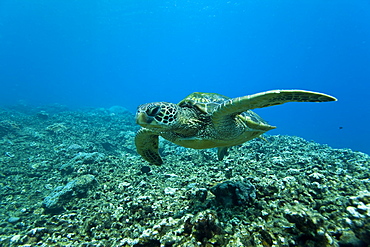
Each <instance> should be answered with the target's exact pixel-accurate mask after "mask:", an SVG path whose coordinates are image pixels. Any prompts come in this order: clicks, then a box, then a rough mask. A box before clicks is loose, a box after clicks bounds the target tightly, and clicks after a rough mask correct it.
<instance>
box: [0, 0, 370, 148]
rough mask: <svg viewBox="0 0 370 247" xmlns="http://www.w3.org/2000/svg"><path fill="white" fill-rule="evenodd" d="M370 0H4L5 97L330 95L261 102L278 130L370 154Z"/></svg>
mask: <svg viewBox="0 0 370 247" xmlns="http://www.w3.org/2000/svg"><path fill="white" fill-rule="evenodd" d="M369 13H370V3H369V1H363V0H356V1H343V0H338V1H328V0H324V1H322V0H320V1H319V0H302V1H284V0H279V1H257V0H245V1H220V0H205V1H199V0H198V1H193V0H189V1H150V0H145V1H144V0H125V1H118V0H112V1H87V0H82V1H72V0H68V1H65V0H63V1H57V0H47V1H46V0H39V1H20V0H1V1H0V106H3V107H6V106H10V105H15V104H21V105H29V106H39V105H45V104H53V103H57V104H64V105H67V106H68V107H70V108H73V109H75V108H76V109H77V108H81V107H106V108H108V107H110V106H113V105H120V106H124V107H126V108H127V109H129V110H130V111H131V112H133V113H134V112H135V109H136V107H137V105H139V104H142V103H146V102H151V101H169V102H178V101H180V100H182V99H183V98H184V97H185V96H187V95H188V94H190V93H192V92H194V91H200V92H216V93H220V94H224V95H226V96H229V97H237V96H242V95H247V94H252V93H256V92H261V91H265V90H270V89H307V90H313V91H319V92H324V93H328V94H331V95H333V96H335V97H337V98H338V99H339V101H338V102H333V103H322V104H315V103H290V104H285V105H281V106H275V107H269V108H265V109H258V110H256V112H257V113H258V114H259V115H261V116H262V117H263V118H264V119H265V120H266V121H268V122H269V123H270V124H272V125H275V126H278V128H277V129H276V130H273V131H270V132H269V134H287V135H296V136H301V137H304V138H306V139H308V140H314V141H316V142H319V143H327V144H329V145H330V146H332V147H335V148H351V149H354V150H358V151H363V152H366V153H370V145H368V142H369V139H370V131H369V126H370V116H369V106H370V104H369V98H370V15H369Z"/></svg>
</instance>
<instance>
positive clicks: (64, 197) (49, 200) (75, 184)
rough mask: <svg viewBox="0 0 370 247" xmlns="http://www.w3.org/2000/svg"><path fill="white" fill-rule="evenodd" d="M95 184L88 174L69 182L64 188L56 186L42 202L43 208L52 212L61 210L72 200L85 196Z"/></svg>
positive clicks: (93, 177) (92, 176)
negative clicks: (74, 197)
mask: <svg viewBox="0 0 370 247" xmlns="http://www.w3.org/2000/svg"><path fill="white" fill-rule="evenodd" d="M95 182H96V179H95V176H94V175H91V174H88V175H82V176H80V177H78V178H76V179H74V180H72V181H71V182H69V183H67V184H66V185H65V186H58V187H56V188H55V189H54V191H53V192H51V193H50V194H49V195H48V196H47V197H45V199H44V201H43V206H44V207H45V208H46V209H47V210H49V211H53V212H57V211H60V210H62V208H63V205H64V204H65V203H66V202H67V201H69V200H70V199H72V198H73V196H76V197H83V196H85V195H86V193H87V192H88V190H89V189H90V188H91V187H92V186H93V185H94V183H95Z"/></svg>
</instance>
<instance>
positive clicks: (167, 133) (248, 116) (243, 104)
mask: <svg viewBox="0 0 370 247" xmlns="http://www.w3.org/2000/svg"><path fill="white" fill-rule="evenodd" d="M336 100H337V99H336V98H334V97H332V96H330V95H326V94H323V93H317V92H311V91H305V90H272V91H267V92H262V93H257V94H252V95H247V96H243V97H238V98H233V99H232V98H229V97H226V96H223V95H221V94H217V93H199V92H195V93H192V94H190V95H188V96H187V97H186V98H185V99H183V100H182V101H180V102H179V103H178V104H174V103H168V102H153V103H148V104H144V105H140V106H139V107H138V110H137V113H136V123H137V124H139V125H140V126H142V128H141V129H140V130H139V131H138V132H137V134H136V137H135V144H136V148H137V152H138V153H139V154H140V155H141V156H142V157H143V158H144V159H145V160H147V161H148V162H149V163H151V164H155V165H161V164H162V163H163V161H162V158H161V157H160V155H159V152H158V142H159V140H158V139H159V136H162V137H163V138H164V139H166V140H168V141H170V142H173V143H175V144H177V145H180V146H183V147H186V148H195V149H206V148H218V159H219V160H222V159H223V157H224V156H225V154H226V152H227V148H228V147H231V146H235V145H240V144H242V143H244V142H246V141H249V140H251V139H253V138H256V137H258V136H260V135H261V134H263V133H265V132H266V131H268V130H271V129H274V128H276V127H274V126H271V125H269V124H267V123H266V122H265V121H264V120H263V119H262V118H261V117H260V116H258V115H257V114H256V113H254V112H253V111H251V109H255V108H262V107H267V106H273V105H280V104H284V103H286V102H327V101H336Z"/></svg>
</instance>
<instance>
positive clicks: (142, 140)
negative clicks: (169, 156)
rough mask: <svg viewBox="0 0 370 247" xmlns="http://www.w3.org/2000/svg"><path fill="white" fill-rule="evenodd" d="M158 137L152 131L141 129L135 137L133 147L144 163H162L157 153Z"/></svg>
mask: <svg viewBox="0 0 370 247" xmlns="http://www.w3.org/2000/svg"><path fill="white" fill-rule="evenodd" d="M158 139H159V138H158V135H157V134H155V133H154V132H153V131H151V130H149V129H146V128H142V129H140V130H139V131H138V132H137V134H136V136H135V145H136V150H137V152H138V153H139V154H140V155H141V157H143V158H144V159H145V160H146V161H148V162H149V163H151V164H154V165H162V163H163V161H162V158H161V156H160V155H159V152H158V146H159V145H158V144H159V140H158Z"/></svg>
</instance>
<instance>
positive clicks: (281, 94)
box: [212, 90, 337, 122]
mask: <svg viewBox="0 0 370 247" xmlns="http://www.w3.org/2000/svg"><path fill="white" fill-rule="evenodd" d="M336 100H337V99H336V98H334V97H332V96H330V95H327V94H323V93H317V92H311V91H305V90H271V91H267V92H262V93H257V94H252V95H247V96H243V97H238V98H234V99H229V100H226V101H225V102H223V103H222V104H220V105H219V106H218V107H217V109H216V110H215V112H214V113H213V116H212V119H213V121H214V122H218V121H219V120H222V119H223V118H224V117H225V116H227V115H230V114H239V113H241V112H244V111H247V110H252V109H255V108H263V107H268V106H273V105H281V104H284V103H287V102H328V101H336Z"/></svg>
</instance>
